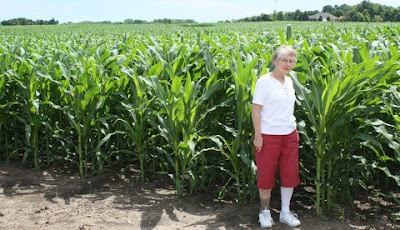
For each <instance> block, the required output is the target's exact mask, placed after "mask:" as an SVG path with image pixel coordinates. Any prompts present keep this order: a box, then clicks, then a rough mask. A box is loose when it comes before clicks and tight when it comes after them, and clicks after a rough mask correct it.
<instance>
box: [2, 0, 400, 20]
mask: <svg viewBox="0 0 400 230" xmlns="http://www.w3.org/2000/svg"><path fill="white" fill-rule="evenodd" d="M361 1H362V0H286V1H284V0H130V1H129V0H30V1H28V0H0V6H1V8H0V21H3V20H8V19H12V18H18V17H24V18H28V19H32V20H38V19H43V20H50V19H51V18H54V19H56V20H58V21H59V22H60V23H67V22H81V21H111V22H121V21H124V20H125V19H128V18H129V19H141V20H146V21H153V20H154V19H163V18H170V19H193V20H195V21H196V22H200V23H201V22H217V21H224V20H232V19H240V18H245V17H249V16H256V15H260V14H261V13H265V14H270V13H273V12H274V10H276V11H283V12H293V11H296V10H297V9H299V10H301V11H306V10H318V11H321V10H322V8H323V7H324V6H326V5H331V6H334V5H339V6H340V5H342V4H347V5H356V4H358V3H360V2H361ZM370 2H373V3H380V4H382V5H387V6H393V7H400V0H370Z"/></svg>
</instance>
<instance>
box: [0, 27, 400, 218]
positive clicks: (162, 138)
mask: <svg viewBox="0 0 400 230" xmlns="http://www.w3.org/2000/svg"><path fill="white" fill-rule="evenodd" d="M0 38H1V39H0V133H1V135H0V158H1V161H4V162H20V163H23V164H26V165H30V166H32V167H34V168H35V169H37V170H39V169H41V168H46V167H51V166H54V165H68V166H69V167H71V168H74V169H76V170H77V171H79V173H80V175H81V177H85V176H89V175H96V174H100V173H102V172H104V170H106V169H107V168H109V167H115V166H118V167H120V168H121V169H127V168H129V167H132V166H133V167H134V168H136V169H137V170H139V171H140V177H141V179H142V180H143V181H146V180H149V179H151V178H154V177H157V176H160V175H168V176H169V177H170V178H171V179H172V180H173V182H174V184H175V187H176V192H177V195H178V196H183V195H186V194H191V193H194V192H199V191H204V190H209V189H215V188H216V186H215V185H219V186H218V189H219V193H218V194H219V197H218V198H220V199H222V198H224V196H226V194H227V193H230V194H235V196H236V197H237V199H238V200H239V201H240V202H246V201H249V200H253V199H256V198H257V197H258V191H257V188H256V183H255V182H256V165H255V162H254V153H253V146H252V135H253V128H252V127H253V126H252V123H251V114H250V113H251V100H252V93H253V90H254V86H255V82H256V80H257V78H258V77H259V76H260V75H262V74H265V73H267V72H268V71H269V70H270V69H271V68H272V65H271V59H272V53H273V51H274V49H275V48H276V47H278V46H279V45H281V44H290V45H293V46H294V47H295V48H296V49H297V50H298V62H297V65H296V67H295V68H294V71H293V72H292V73H291V77H292V78H293V79H294V83H295V88H296V94H297V98H298V100H297V103H296V112H295V113H296V114H295V116H296V117H297V122H298V129H299V132H300V134H301V137H300V138H301V143H300V144H301V146H300V158H301V160H300V166H301V178H302V185H303V186H311V187H313V188H315V190H316V192H315V196H313V200H314V202H315V210H316V214H317V215H318V216H321V215H323V214H324V213H325V212H327V211H329V210H335V209H337V208H338V207H340V204H343V203H346V202H351V198H352V197H354V196H355V195H357V194H359V193H360V192H362V191H363V190H367V189H368V188H370V187H375V188H381V189H382V190H383V191H386V192H387V193H386V195H387V196H390V191H393V190H397V191H398V190H399V188H400V170H399V169H400V25H399V24H322V23H294V24H292V25H291V26H290V25H286V23H285V24H283V23H282V22H281V23H280V24H278V23H253V24H232V25H216V26H209V27H201V28H200V27H190V26H187V27H184V26H178V25H136V26H135V25H130V26H128V25H91V26H88V25H60V26H54V27H51V26H48V27H46V26H39V27H36V26H29V27H22V26H21V27H0Z"/></svg>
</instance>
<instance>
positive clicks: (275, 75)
mask: <svg viewBox="0 0 400 230" xmlns="http://www.w3.org/2000/svg"><path fill="white" fill-rule="evenodd" d="M270 75H271V77H273V78H275V79H276V80H278V81H280V82H281V83H282V84H283V83H285V74H282V73H279V72H278V71H276V70H273V71H272V72H271V73H270Z"/></svg>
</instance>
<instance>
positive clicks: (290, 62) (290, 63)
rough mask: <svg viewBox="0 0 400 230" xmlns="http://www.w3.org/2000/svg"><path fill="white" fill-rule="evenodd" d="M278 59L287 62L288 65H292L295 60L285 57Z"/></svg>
mask: <svg viewBox="0 0 400 230" xmlns="http://www.w3.org/2000/svg"><path fill="white" fill-rule="evenodd" d="M278 59H279V61H281V62H285V63H286V64H289V65H294V64H295V63H296V60H286V59H281V58H278Z"/></svg>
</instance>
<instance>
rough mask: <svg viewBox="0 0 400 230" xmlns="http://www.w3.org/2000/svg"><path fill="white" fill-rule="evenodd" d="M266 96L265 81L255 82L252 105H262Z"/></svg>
mask: <svg viewBox="0 0 400 230" xmlns="http://www.w3.org/2000/svg"><path fill="white" fill-rule="evenodd" d="M266 96H267V90H266V87H265V81H262V80H260V79H259V80H257V82H256V87H255V89H254V94H253V101H252V103H253V104H258V105H264V101H265V99H266Z"/></svg>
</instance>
